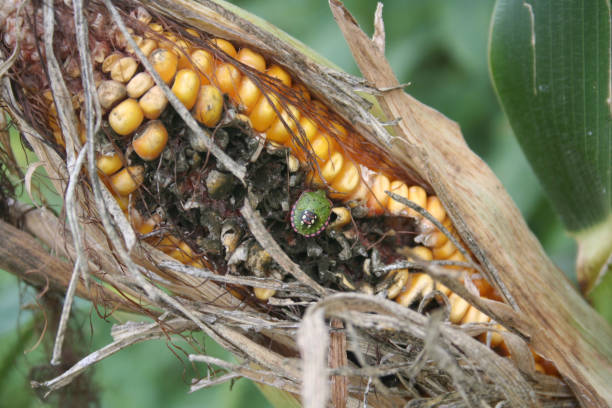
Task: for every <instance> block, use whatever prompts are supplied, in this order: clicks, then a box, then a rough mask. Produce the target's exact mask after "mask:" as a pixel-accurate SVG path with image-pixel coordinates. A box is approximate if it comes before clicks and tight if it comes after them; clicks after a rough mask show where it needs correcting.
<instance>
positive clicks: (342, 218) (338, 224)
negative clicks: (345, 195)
mask: <svg viewBox="0 0 612 408" xmlns="http://www.w3.org/2000/svg"><path fill="white" fill-rule="evenodd" d="M332 212H333V213H334V214H336V219H335V220H334V221H333V222H331V223H330V224H329V226H328V228H332V229H333V228H342V227H344V226H345V225H347V224H348V223H350V222H351V218H352V217H351V212H350V211H349V209H348V208H346V207H334V208H332Z"/></svg>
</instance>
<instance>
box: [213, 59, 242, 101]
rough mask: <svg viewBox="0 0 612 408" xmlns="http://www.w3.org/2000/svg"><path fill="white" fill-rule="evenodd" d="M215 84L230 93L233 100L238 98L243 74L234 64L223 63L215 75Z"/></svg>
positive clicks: (224, 91)
mask: <svg viewBox="0 0 612 408" xmlns="http://www.w3.org/2000/svg"><path fill="white" fill-rule="evenodd" d="M213 78H214V81H215V84H216V85H217V86H218V87H219V89H220V90H221V92H223V93H226V94H228V95H229V96H230V97H231V98H232V99H233V100H237V94H238V88H239V86H240V79H241V78H242V75H241V74H240V71H238V68H236V67H235V66H233V65H232V64H228V63H225V64H221V65H220V66H218V67H217V69H216V70H215V73H214V75H213Z"/></svg>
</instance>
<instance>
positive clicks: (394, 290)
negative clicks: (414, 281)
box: [387, 269, 410, 299]
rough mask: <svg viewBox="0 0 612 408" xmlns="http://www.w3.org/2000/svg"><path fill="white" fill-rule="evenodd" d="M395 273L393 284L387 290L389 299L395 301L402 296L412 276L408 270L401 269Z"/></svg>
mask: <svg viewBox="0 0 612 408" xmlns="http://www.w3.org/2000/svg"><path fill="white" fill-rule="evenodd" d="M394 272H395V274H394V275H393V284H392V285H391V286H389V287H388V288H387V298H388V299H395V298H396V297H397V296H398V295H399V294H400V292H401V291H402V289H404V286H405V285H406V282H408V277H409V276H410V274H409V273H408V269H399V270H396V271H394ZM392 273H393V272H392Z"/></svg>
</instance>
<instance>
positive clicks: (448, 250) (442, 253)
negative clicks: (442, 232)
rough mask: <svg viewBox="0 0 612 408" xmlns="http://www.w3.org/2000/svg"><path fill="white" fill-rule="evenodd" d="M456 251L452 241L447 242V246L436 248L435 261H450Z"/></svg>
mask: <svg viewBox="0 0 612 408" xmlns="http://www.w3.org/2000/svg"><path fill="white" fill-rule="evenodd" d="M456 250H457V247H455V245H454V244H453V243H452V242H451V241H446V244H444V245H442V246H441V247H439V248H434V249H433V251H432V252H433V256H434V259H448V258H449V257H450V256H451V255H452V254H453V253H454V252H455V251H456Z"/></svg>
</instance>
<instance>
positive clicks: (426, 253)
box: [409, 245, 433, 261]
mask: <svg viewBox="0 0 612 408" xmlns="http://www.w3.org/2000/svg"><path fill="white" fill-rule="evenodd" d="M411 252H412V253H413V254H414V255H415V256H416V257H418V259H419V260H422V261H431V260H432V259H433V254H432V252H431V249H429V248H427V247H424V246H421V245H419V246H415V247H414V248H411ZM409 258H410V257H409Z"/></svg>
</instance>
